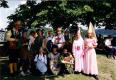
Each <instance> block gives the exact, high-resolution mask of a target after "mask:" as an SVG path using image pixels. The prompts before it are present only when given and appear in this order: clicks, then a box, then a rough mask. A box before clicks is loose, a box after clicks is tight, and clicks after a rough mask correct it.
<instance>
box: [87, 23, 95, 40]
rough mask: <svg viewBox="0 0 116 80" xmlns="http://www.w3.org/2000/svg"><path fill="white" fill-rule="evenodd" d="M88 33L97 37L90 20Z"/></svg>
mask: <svg viewBox="0 0 116 80" xmlns="http://www.w3.org/2000/svg"><path fill="white" fill-rule="evenodd" d="M88 33H92V34H93V37H94V38H96V39H97V37H96V33H95V29H94V27H93V24H92V23H91V22H90V23H89V28H88Z"/></svg>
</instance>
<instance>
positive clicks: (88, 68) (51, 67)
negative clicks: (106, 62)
mask: <svg viewBox="0 0 116 80" xmlns="http://www.w3.org/2000/svg"><path fill="white" fill-rule="evenodd" d="M18 27H19V25H18V24H16V26H15V27H14V28H13V29H14V31H13V32H8V33H7V41H8V42H12V41H16V42H18V41H19V38H18V37H17V38H16V36H17V35H15V34H14V32H17V34H19V32H18ZM11 31H12V30H11ZM13 34H14V36H12V35H13ZM93 34H94V32H93V26H92V24H91V23H90V25H89V29H88V33H87V38H85V40H83V38H82V37H81V32H80V29H79V28H78V29H77V31H76V32H75V39H74V41H73V45H72V46H71V45H70V44H69V42H68V41H67V40H65V37H64V35H63V34H62V28H61V27H58V28H57V33H56V35H55V36H52V35H49V36H48V37H47V38H45V37H44V36H43V33H42V31H41V30H39V31H37V34H36V32H34V31H32V32H31V34H30V36H29V41H28V42H29V43H28V47H27V44H26V42H27V41H26V39H25V38H26V37H25V36H26V34H25V33H24V34H23V35H24V36H23V41H22V42H23V45H22V47H21V49H22V50H21V49H20V50H21V53H22V55H23V57H22V58H21V57H20V63H21V65H20V72H21V74H22V75H24V70H23V67H25V65H26V66H27V67H26V68H25V69H26V71H25V72H28V73H30V68H31V69H33V68H35V69H36V70H37V71H39V72H40V73H41V74H42V75H45V74H46V73H47V72H49V71H50V72H52V73H53V74H59V73H65V72H66V71H67V66H66V65H65V64H69V65H72V66H73V65H74V71H75V72H83V73H85V74H91V75H94V76H95V78H96V79H98V77H97V75H98V68H97V60H96V52H95V49H94V48H95V47H96V46H97V42H96V39H95V36H94V35H93ZM48 44H49V45H48ZM26 50H27V52H26ZM10 51H11V52H10V54H9V55H10V56H11V58H10V60H12V62H10V63H9V68H10V73H12V74H13V73H14V71H13V70H14V69H13V68H14V67H15V68H16V67H17V66H16V65H17V62H16V61H18V56H17V55H16V53H18V52H17V48H15V49H14V48H10ZM11 54H12V55H11ZM24 54H25V55H24ZM33 65H35V67H33ZM72 68H73V67H72ZM72 70H73V69H72ZM15 72H16V71H15Z"/></svg>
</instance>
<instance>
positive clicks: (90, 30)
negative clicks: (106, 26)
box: [88, 22, 93, 33]
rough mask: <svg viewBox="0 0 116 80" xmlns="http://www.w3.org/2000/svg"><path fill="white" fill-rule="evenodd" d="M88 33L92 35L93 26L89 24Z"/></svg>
mask: <svg viewBox="0 0 116 80" xmlns="http://www.w3.org/2000/svg"><path fill="white" fill-rule="evenodd" d="M88 33H93V24H92V23H91V22H90V23H89V28H88Z"/></svg>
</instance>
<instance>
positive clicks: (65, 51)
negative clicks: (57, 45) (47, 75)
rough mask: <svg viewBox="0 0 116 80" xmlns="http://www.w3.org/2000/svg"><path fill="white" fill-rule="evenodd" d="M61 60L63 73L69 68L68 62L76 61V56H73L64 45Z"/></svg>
mask: <svg viewBox="0 0 116 80" xmlns="http://www.w3.org/2000/svg"><path fill="white" fill-rule="evenodd" d="M60 60H61V65H62V71H63V73H65V72H66V71H67V69H68V65H67V64H73V62H74V58H73V56H72V54H71V53H70V52H69V51H68V49H67V48H66V47H64V49H63V53H62V55H61V56H60ZM65 64H66V65H65Z"/></svg>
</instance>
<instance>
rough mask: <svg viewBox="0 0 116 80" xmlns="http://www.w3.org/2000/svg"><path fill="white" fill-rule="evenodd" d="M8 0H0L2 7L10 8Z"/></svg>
mask: <svg viewBox="0 0 116 80" xmlns="http://www.w3.org/2000/svg"><path fill="white" fill-rule="evenodd" d="M7 3H8V2H7V1H6V0H0V7H4V8H9V6H8V4H7Z"/></svg>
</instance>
